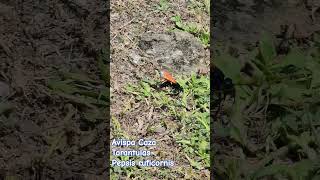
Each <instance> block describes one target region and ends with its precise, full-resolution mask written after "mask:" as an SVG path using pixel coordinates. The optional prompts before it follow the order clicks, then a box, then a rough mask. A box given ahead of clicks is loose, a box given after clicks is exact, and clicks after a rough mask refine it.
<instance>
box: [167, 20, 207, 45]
mask: <svg viewBox="0 0 320 180" xmlns="http://www.w3.org/2000/svg"><path fill="white" fill-rule="evenodd" d="M171 21H173V22H174V23H175V26H176V29H179V30H182V31H185V32H189V33H191V34H193V35H195V36H196V37H197V38H198V39H199V40H200V41H201V42H202V44H203V45H204V46H206V47H208V46H209V44H210V32H209V30H208V28H207V27H203V26H202V25H199V24H195V23H192V22H183V21H182V18H181V16H180V15H176V16H173V17H172V18H171Z"/></svg>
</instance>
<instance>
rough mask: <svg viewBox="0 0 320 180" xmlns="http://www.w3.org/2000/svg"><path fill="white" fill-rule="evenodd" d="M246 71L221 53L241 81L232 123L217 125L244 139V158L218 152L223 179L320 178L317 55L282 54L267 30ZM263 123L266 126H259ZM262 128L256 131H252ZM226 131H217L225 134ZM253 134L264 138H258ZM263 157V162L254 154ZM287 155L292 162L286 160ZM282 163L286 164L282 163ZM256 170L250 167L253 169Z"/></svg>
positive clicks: (221, 63) (220, 63) (221, 62)
mask: <svg viewBox="0 0 320 180" xmlns="http://www.w3.org/2000/svg"><path fill="white" fill-rule="evenodd" d="M255 52H256V53H255V54H254V56H252V57H251V61H249V62H247V64H246V66H250V68H249V69H250V72H243V68H242V66H241V65H240V64H239V61H238V60H237V59H234V58H232V57H231V56H228V55H220V56H218V57H217V58H216V59H215V66H216V67H217V68H219V69H220V70H221V71H223V73H224V74H225V75H226V76H227V77H229V78H231V79H232V80H233V82H234V83H235V85H236V103H235V104H234V105H233V106H232V107H231V108H232V110H231V113H229V114H227V115H228V117H229V122H230V126H229V127H227V128H225V127H222V126H221V125H218V124H217V125H216V127H215V128H216V129H217V130H216V132H224V134H223V136H224V137H228V138H230V139H232V140H234V141H236V142H238V143H239V144H240V147H239V150H240V151H241V152H242V153H241V154H242V156H241V157H240V158H236V157H234V158H227V159H224V161H223V164H222V163H220V162H219V161H218V159H219V158H220V157H219V155H215V156H214V157H215V158H216V162H215V172H216V174H217V176H218V177H220V178H221V179H260V178H263V177H271V178H273V179H281V178H290V179H313V178H316V177H319V175H317V173H316V171H317V169H319V165H320V164H319V158H320V156H319V151H320V149H319V147H320V146H319V145H320V144H319V130H318V126H317V125H316V124H318V123H317V122H318V120H319V119H318V118H319V112H320V106H319V104H320V101H319V95H320V93H319V92H320V90H319V79H320V78H319V76H318V68H319V66H320V63H319V59H318V58H317V56H311V55H308V53H304V52H302V51H301V50H299V49H298V48H293V49H292V50H291V51H290V52H289V53H288V54H287V55H286V56H278V55H277V53H276V50H275V47H274V45H273V40H272V38H271V36H269V35H267V34H265V35H264V36H263V38H262V39H261V41H260V45H259V48H258V49H257V50H256V51H255ZM259 124H260V126H259ZM253 131H255V132H258V133H254V134H252V132H253ZM220 135H222V133H221V134H216V136H220ZM252 138H255V139H261V140H260V143H259V144H257V143H253V142H252ZM249 155H250V156H252V155H254V156H257V157H258V159H257V160H256V161H258V164H259V165H258V166H255V167H253V166H252V164H250V160H249V159H248V158H247V157H248V156H249ZM283 157H286V159H287V160H289V161H290V162H289V163H288V161H284V158H283ZM279 162H281V163H279ZM249 169H250V170H249Z"/></svg>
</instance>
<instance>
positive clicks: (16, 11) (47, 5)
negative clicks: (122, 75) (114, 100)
mask: <svg viewBox="0 0 320 180" xmlns="http://www.w3.org/2000/svg"><path fill="white" fill-rule="evenodd" d="M107 3H108V2H105V1H76V0H67V1H58V0H55V1H21V0H19V1H1V2H0V14H1V15H0V24H1V27H0V86H1V87H0V107H1V108H0V109H1V110H0V124H1V125H0V127H1V128H0V135H1V136H0V170H1V171H0V179H5V178H6V177H7V178H8V177H10V176H13V177H16V178H18V179H106V178H107V174H108V172H107V171H106V164H107V155H106V153H105V149H106V147H105V143H106V142H107V139H108V136H107V132H106V127H107V122H106V120H102V121H100V122H96V123H93V124H89V123H86V122H85V121H84V120H83V119H84V118H83V115H84V114H83V112H84V111H86V110H87V109H88V107H85V106H83V105H81V104H79V103H75V102H74V101H72V100H70V99H68V98H66V97H62V96H61V95H59V94H56V93H53V92H52V91H50V89H49V88H48V79H54V80H60V79H62V78H61V76H60V75H61V72H74V73H81V74H83V73H84V74H86V75H87V76H88V77H90V78H91V79H93V80H95V81H96V84H95V87H94V89H96V90H97V89H98V87H103V86H105V85H104V82H103V81H102V79H101V78H100V77H101V73H100V71H99V69H98V62H97V55H98V52H99V51H100V50H101V49H104V48H106V47H107V46H106V42H107V37H106V36H104V34H105V32H106V28H107V26H106V23H107V21H108V19H109V18H108V17H107V14H108V13H107V8H106V7H107ZM7 87H9V88H7ZM9 105H10V106H9ZM3 107H4V108H3ZM3 109H4V110H3ZM2 110H3V111H2ZM68 115H70V117H68ZM60 135H61V136H60ZM88 137H90V138H88Z"/></svg>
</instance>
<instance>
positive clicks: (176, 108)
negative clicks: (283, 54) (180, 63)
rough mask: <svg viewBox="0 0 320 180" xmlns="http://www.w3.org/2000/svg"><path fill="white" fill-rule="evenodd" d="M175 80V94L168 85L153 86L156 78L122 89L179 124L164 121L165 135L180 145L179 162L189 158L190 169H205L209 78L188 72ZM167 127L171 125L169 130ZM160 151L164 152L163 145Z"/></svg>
mask: <svg viewBox="0 0 320 180" xmlns="http://www.w3.org/2000/svg"><path fill="white" fill-rule="evenodd" d="M177 82H178V83H179V84H180V85H181V86H182V87H183V92H181V93H180V94H179V95H172V89H168V90H159V89H157V88H156V89H155V88H153V87H154V85H156V84H159V83H160V82H159V81H141V82H140V83H138V84H129V85H128V86H127V88H126V91H127V92H128V93H130V94H133V95H134V96H135V100H136V101H138V102H139V101H140V102H141V103H143V102H144V101H145V99H147V100H148V101H149V102H150V106H153V107H154V108H156V109H162V112H160V113H161V114H162V116H163V117H162V118H163V119H172V120H173V121H175V123H176V124H178V126H179V127H180V128H174V127H172V126H171V125H170V124H168V123H169V122H164V126H165V127H166V129H167V131H168V133H169V135H170V136H171V137H173V139H174V141H175V142H176V143H177V145H178V148H179V149H181V157H183V160H182V159H181V161H182V162H189V165H190V167H192V168H193V169H194V170H202V169H208V168H209V164H210V163H209V159H210V158H209V139H210V138H209V137H210V128H209V127H210V125H209V123H210V121H209V99H210V83H209V79H208V77H206V76H201V77H199V76H197V75H196V74H192V75H191V76H189V77H187V76H184V77H180V78H178V79H177ZM171 128H174V129H173V130H171ZM149 130H150V129H149ZM172 148H177V147H172ZM162 151H163V152H165V151H166V149H163V150H162ZM176 163H179V162H176ZM180 163H181V162H180ZM129 171H130V170H129ZM132 171H133V169H132ZM161 171H163V170H161ZM165 171H166V172H167V174H168V177H169V174H172V172H171V173H170V171H171V170H170V169H166V170H165ZM129 173H131V171H130V172H128V170H126V174H129ZM132 173H133V172H132ZM180 173H181V172H180ZM134 174H136V173H134ZM190 176H192V175H190ZM135 177H136V176H135ZM141 177H143V176H141Z"/></svg>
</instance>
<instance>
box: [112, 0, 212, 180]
mask: <svg viewBox="0 0 320 180" xmlns="http://www.w3.org/2000/svg"><path fill="white" fill-rule="evenodd" d="M159 2H160V1H157V0H151V1H142V0H137V1H112V2H111V114H112V117H113V119H114V120H113V121H112V125H111V126H112V127H113V130H114V132H113V133H112V134H111V139H113V138H115V137H117V136H116V133H117V132H115V131H117V129H116V124H117V123H119V124H120V126H121V131H122V132H125V134H126V135H127V136H128V137H130V139H132V140H137V139H139V138H147V139H154V140H156V141H157V142H158V145H157V147H155V148H154V149H153V151H154V152H155V153H156V154H157V157H156V158H160V159H161V158H165V159H172V160H175V161H176V163H177V164H176V165H175V167H174V168H172V169H169V171H167V172H165V171H163V173H160V172H161V170H160V169H159V168H151V169H150V170H149V171H148V172H147V170H146V172H142V170H141V169H138V170H136V171H133V172H132V173H131V174H132V175H133V177H136V178H138V177H140V178H147V177H149V176H151V177H153V178H154V179H161V174H165V173H168V174H172V175H173V176H172V177H177V178H178V179H179V178H180V179H183V178H184V177H185V178H187V177H188V174H195V175H197V176H198V177H199V178H205V177H209V172H208V170H207V169H203V170H196V169H193V168H192V167H191V166H190V163H189V162H188V160H187V159H186V158H185V157H184V155H183V154H181V153H180V151H181V148H180V147H179V146H178V144H177V143H176V141H175V140H174V138H172V137H171V136H170V133H168V131H174V129H175V126H177V120H175V119H173V117H171V116H165V115H164V114H163V110H162V109H159V108H154V106H153V105H152V104H150V102H149V101H148V100H146V101H144V102H137V101H136V100H135V96H134V95H132V94H130V93H128V92H127V91H126V87H127V85H129V84H137V83H138V82H140V81H141V80H143V79H154V80H157V79H159V75H157V70H159V69H161V63H159V61H157V60H156V59H157V58H158V57H159V56H158V57H157V56H154V57H153V56H152V57H149V58H148V56H144V55H146V51H147V49H148V48H150V47H151V44H150V43H144V42H146V41H147V42H148V41H149V40H146V39H150V37H147V36H149V35H146V33H151V34H157V33H159V34H160V35H155V36H154V35H152V37H156V36H157V37H158V39H157V38H155V39H154V44H157V43H159V44H161V43H163V42H166V43H167V44H166V45H165V46H161V45H159V44H158V45H159V46H158V47H157V45H156V46H154V47H155V50H156V51H157V50H158V51H162V50H161V49H162V47H165V48H164V49H166V50H164V51H163V52H161V53H159V54H167V55H168V56H170V55H169V54H170V53H171V50H172V49H175V46H171V47H168V46H170V43H172V42H171V41H169V40H168V41H167V40H164V39H170V38H171V37H172V36H170V35H165V34H166V33H168V32H169V31H170V29H171V28H173V27H175V25H174V23H173V22H172V20H171V18H172V17H173V16H176V15H177V14H180V15H181V17H183V20H184V21H185V22H188V21H191V22H195V23H199V24H202V25H203V26H207V27H209V16H208V15H206V16H204V15H203V14H197V13H195V12H193V11H192V10H190V8H189V6H190V4H192V2H198V1H192V2H191V1H185V0H178V1H165V2H168V6H169V8H168V10H159V9H158V8H157V6H159ZM173 39H174V38H173ZM141 41H142V42H143V44H147V45H146V46H147V48H144V45H143V44H141ZM141 45H142V46H141ZM185 46H186V48H185V50H186V49H187V50H188V48H189V47H188V45H187V44H186V45H185ZM192 48H193V47H192ZM192 48H191V49H192ZM202 48H203V47H202ZM151 49H152V48H151ZM159 49H160V50H159ZM197 53H198V52H197ZM199 53H200V52H199ZM201 53H202V55H201V56H204V57H202V58H204V59H205V60H206V61H207V63H208V60H209V49H208V48H207V49H205V50H204V52H201ZM191 55H192V54H191ZM140 56H144V57H146V60H145V61H144V62H141V63H139V62H138V60H140ZM162 56H164V55H162ZM194 56H195V57H197V55H196V53H195V54H194ZM199 57H200V56H199ZM135 59H138V60H135ZM197 60H198V61H199V62H200V58H199V59H197ZM142 61H143V59H142ZM203 65H205V66H207V67H209V66H208V64H205V63H203ZM170 68H172V70H173V72H174V75H179V74H180V75H181V74H182V72H183V71H182V70H178V71H176V70H177V69H179V68H177V67H174V66H173V67H170ZM183 73H184V74H188V75H189V76H190V74H191V73H192V70H190V71H184V72H183ZM115 120H116V121H115ZM164 121H165V122H169V123H171V124H172V128H171V130H170V128H168V129H165V128H164V127H161V124H162V123H163V122H164ZM116 122H117V123H116ZM155 126H158V127H157V128H156V130H155V131H156V132H155V133H149V132H148V131H150V130H149V129H150V128H153V127H155ZM159 126H160V127H159ZM124 169H125V168H124ZM128 169H129V170H128V171H131V170H130V168H128ZM123 171H125V170H123ZM178 171H180V173H178ZM184 172H186V173H184ZM143 173H146V174H148V175H146V176H144V175H143ZM126 175H127V174H125V173H123V174H122V175H120V176H121V177H122V178H124V179H125V177H126ZM139 175H141V176H139Z"/></svg>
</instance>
